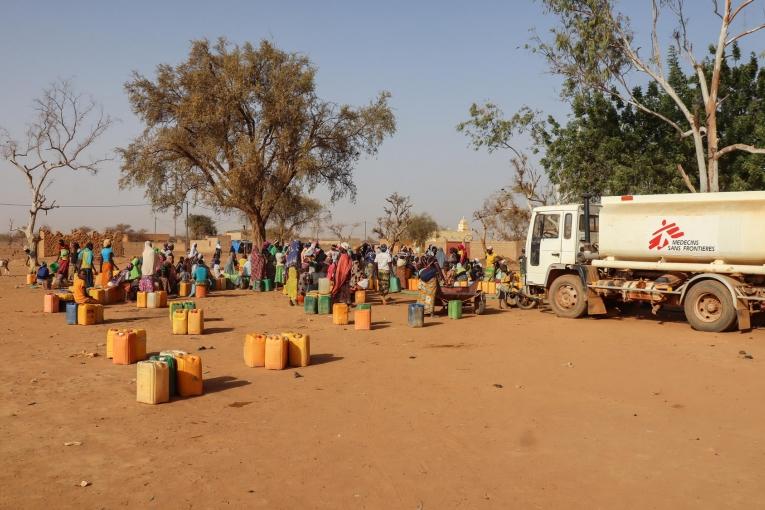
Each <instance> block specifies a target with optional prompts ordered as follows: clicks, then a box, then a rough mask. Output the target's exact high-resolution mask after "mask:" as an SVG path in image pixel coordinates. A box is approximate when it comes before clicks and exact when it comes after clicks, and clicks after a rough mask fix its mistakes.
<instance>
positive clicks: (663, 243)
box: [648, 220, 685, 251]
mask: <svg viewBox="0 0 765 510" xmlns="http://www.w3.org/2000/svg"><path fill="white" fill-rule="evenodd" d="M684 235H685V232H681V231H680V227H678V226H677V223H667V220H661V228H660V229H659V230H657V231H656V232H654V233H653V234H651V236H652V237H651V240H650V241H648V249H649V250H653V249H656V250H657V251H658V250H661V249H663V248H666V247H667V246H669V240H670V239H679V238H681V237H683V236H684Z"/></svg>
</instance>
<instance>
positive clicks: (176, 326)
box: [173, 308, 205, 335]
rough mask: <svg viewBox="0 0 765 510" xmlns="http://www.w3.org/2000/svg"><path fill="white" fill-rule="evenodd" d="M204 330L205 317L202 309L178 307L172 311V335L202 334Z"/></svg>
mask: <svg viewBox="0 0 765 510" xmlns="http://www.w3.org/2000/svg"><path fill="white" fill-rule="evenodd" d="M204 332H205V318H204V311H203V310H202V309H197V308H193V309H186V308H183V309H180V310H175V311H174V312H173V334H174V335H202V334H204Z"/></svg>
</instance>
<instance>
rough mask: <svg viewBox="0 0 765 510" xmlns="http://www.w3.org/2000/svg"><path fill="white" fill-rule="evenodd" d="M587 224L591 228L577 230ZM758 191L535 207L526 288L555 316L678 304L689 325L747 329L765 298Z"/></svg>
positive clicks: (764, 217)
mask: <svg viewBox="0 0 765 510" xmlns="http://www.w3.org/2000/svg"><path fill="white" fill-rule="evenodd" d="M585 225H588V226H589V228H585ZM764 234H765V192H763V191H747V192H734V193H693V194H678V195H643V196H638V195H635V196H633V195H625V196H618V197H603V198H602V199H601V202H600V204H599V205H593V206H590V204H589V200H588V199H587V197H586V198H585V201H584V203H583V204H581V205H580V204H574V205H562V206H545V207H538V208H536V209H534V211H533V214H532V218H531V226H530V228H529V233H528V236H527V239H526V253H527V254H528V259H529V261H528V265H527V278H526V292H528V293H530V294H537V295H544V296H545V297H546V299H547V300H548V302H549V304H550V307H551V308H552V309H553V311H554V312H555V313H556V314H557V315H558V316H559V317H569V318H575V317H581V316H583V315H585V314H589V315H602V314H605V313H606V312H607V306H608V305H609V304H614V303H625V302H626V303H629V302H648V303H650V304H651V305H652V309H653V311H654V313H655V312H656V311H658V310H659V309H661V307H662V306H665V305H673V306H682V308H683V310H684V312H685V316H686V318H687V320H688V322H689V323H690V324H691V326H692V327H693V328H695V329H698V330H701V331H713V332H719V331H725V330H728V329H731V328H733V327H734V326H735V325H736V324H737V325H738V328H739V329H748V328H749V327H750V316H751V313H753V312H758V311H761V310H762V309H763V308H762V307H763V306H764V305H763V302H765V235H764Z"/></svg>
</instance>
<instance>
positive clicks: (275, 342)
mask: <svg viewBox="0 0 765 510" xmlns="http://www.w3.org/2000/svg"><path fill="white" fill-rule="evenodd" d="M310 362H311V342H310V337H309V336H308V335H303V334H301V333H292V332H287V333H281V334H279V335H265V334H259V333H249V334H248V335H246V336H245V338H244V364H245V365H247V366H248V367H266V368H267V369H269V370H283V369H285V368H287V366H291V367H305V366H308V365H309V364H310Z"/></svg>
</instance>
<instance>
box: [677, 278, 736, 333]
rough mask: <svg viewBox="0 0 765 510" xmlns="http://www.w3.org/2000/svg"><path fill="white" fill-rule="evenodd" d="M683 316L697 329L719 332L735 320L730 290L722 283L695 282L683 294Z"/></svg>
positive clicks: (734, 309) (727, 328)
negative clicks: (684, 294) (685, 293)
mask: <svg viewBox="0 0 765 510" xmlns="http://www.w3.org/2000/svg"><path fill="white" fill-rule="evenodd" d="M683 307H684V309H685V317H686V319H688V322H689V323H690V325H691V327H692V328H693V329H697V330H699V331H708V332H710V333H720V332H722V331H727V330H729V329H731V328H732V327H733V325H734V323H735V322H736V308H735V307H734V306H733V300H732V299H731V296H730V292H729V291H728V289H727V288H726V287H725V285H723V284H722V283H720V282H718V281H715V280H705V281H702V282H699V283H697V284H696V285H694V286H693V287H691V290H689V291H688V294H687V295H686V296H685V302H684V303H683Z"/></svg>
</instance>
